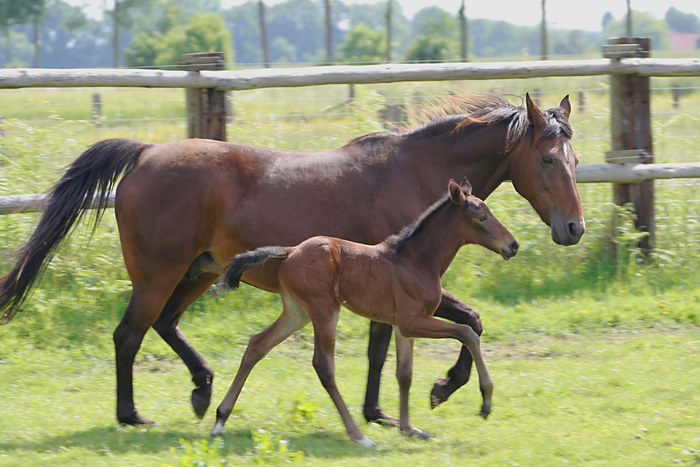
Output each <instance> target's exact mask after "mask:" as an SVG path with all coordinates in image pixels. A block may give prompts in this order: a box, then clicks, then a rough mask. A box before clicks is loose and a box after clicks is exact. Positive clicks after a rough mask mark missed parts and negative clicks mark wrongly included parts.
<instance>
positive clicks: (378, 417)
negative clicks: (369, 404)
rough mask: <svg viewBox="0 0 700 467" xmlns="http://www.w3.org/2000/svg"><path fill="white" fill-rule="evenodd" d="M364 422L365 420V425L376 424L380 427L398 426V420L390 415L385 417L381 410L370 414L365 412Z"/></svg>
mask: <svg viewBox="0 0 700 467" xmlns="http://www.w3.org/2000/svg"><path fill="white" fill-rule="evenodd" d="M365 420H367V423H376V424H377V425H382V426H390V427H398V426H399V419H398V418H394V417H392V416H391V415H387V414H385V413H384V412H383V411H382V410H376V411H373V412H370V413H368V412H365Z"/></svg>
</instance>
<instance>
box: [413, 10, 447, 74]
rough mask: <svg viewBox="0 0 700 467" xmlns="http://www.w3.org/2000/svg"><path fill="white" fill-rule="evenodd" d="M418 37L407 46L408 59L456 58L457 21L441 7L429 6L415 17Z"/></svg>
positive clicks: (420, 60)
mask: <svg viewBox="0 0 700 467" xmlns="http://www.w3.org/2000/svg"><path fill="white" fill-rule="evenodd" d="M413 22H414V30H416V31H417V32H418V38H417V39H416V40H415V41H414V42H413V43H411V44H410V45H409V46H408V47H407V48H406V60H409V61H415V62H439V61H445V60H449V59H454V58H456V56H457V54H456V53H455V51H456V48H457V42H458V39H457V37H458V36H457V31H458V26H457V21H456V20H455V19H454V18H453V17H451V16H450V14H449V13H447V12H446V11H445V10H443V9H442V8H439V7H427V8H423V9H422V10H420V11H419V12H418V13H416V16H415V17H414V19H413Z"/></svg>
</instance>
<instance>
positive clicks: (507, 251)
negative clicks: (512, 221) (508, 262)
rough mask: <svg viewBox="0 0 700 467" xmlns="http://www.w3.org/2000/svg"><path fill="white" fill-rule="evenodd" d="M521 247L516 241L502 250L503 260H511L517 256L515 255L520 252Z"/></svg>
mask: <svg viewBox="0 0 700 467" xmlns="http://www.w3.org/2000/svg"><path fill="white" fill-rule="evenodd" d="M519 246H520V245H518V242H516V241H515V240H514V241H513V243H511V244H510V245H508V246H507V247H505V248H501V256H503V259H510V258H512V257H513V256H515V254H516V253H517V252H518V247H519Z"/></svg>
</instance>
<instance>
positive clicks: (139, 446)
mask: <svg viewBox="0 0 700 467" xmlns="http://www.w3.org/2000/svg"><path fill="white" fill-rule="evenodd" d="M387 429H391V428H387ZM396 435H397V442H401V441H402V440H404V438H403V437H402V436H401V435H400V434H399V432H398V430H397V431H396ZM282 439H284V440H285V441H286V442H287V443H288V446H289V452H294V451H303V452H304V454H305V455H306V456H312V457H315V458H322V459H340V458H344V457H351V458H352V457H356V456H360V455H362V454H363V453H368V452H372V451H371V450H370V451H368V450H367V448H363V447H361V446H359V445H357V444H355V443H353V442H352V441H350V440H349V439H348V438H347V436H346V435H345V432H343V431H332V432H326V431H323V430H322V431H315V432H312V433H309V432H306V433H294V432H285V433H283V436H282ZM203 440H206V441H207V442H208V443H209V444H210V445H214V444H215V443H217V440H223V443H222V444H221V445H217V446H218V447H217V450H218V456H220V457H230V456H239V457H254V456H255V452H256V446H255V444H256V443H255V441H254V440H253V437H252V435H251V429H250V428H239V429H228V430H227V432H226V433H225V434H224V435H223V436H222V437H220V438H218V437H217V438H213V437H211V436H209V434H208V432H207V431H202V433H201V435H200V434H198V433H193V431H191V430H168V429H167V428H164V427H154V428H151V427H149V428H144V427H123V426H111V427H95V428H91V429H87V430H82V431H75V432H73V433H69V434H65V435H60V436H51V437H46V438H36V439H33V440H16V439H14V440H11V441H6V442H2V441H0V452H5V453H6V454H9V455H10V456H11V455H12V453H13V452H16V453H19V452H24V453H27V452H34V453H40V454H45V455H49V456H50V455H51V454H54V453H60V452H61V451H70V450H74V449H75V450H76V452H84V451H88V452H91V453H92V454H94V455H96V456H103V457H105V458H109V457H112V456H120V455H121V456H123V455H130V454H136V455H139V454H140V455H146V456H163V457H169V456H173V455H174V456H177V457H179V456H181V455H182V452H183V450H184V446H183V445H198V444H199V443H200V442H202V441H203ZM421 444H422V443H421ZM404 447H405V448H406V449H409V450H411V445H410V444H406V446H404ZM414 447H416V446H414ZM416 448H418V447H416ZM375 452H376V451H375Z"/></svg>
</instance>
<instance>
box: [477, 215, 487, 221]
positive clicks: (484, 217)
mask: <svg viewBox="0 0 700 467" xmlns="http://www.w3.org/2000/svg"><path fill="white" fill-rule="evenodd" d="M476 220H478V221H479V222H486V216H479V217H477V218H476Z"/></svg>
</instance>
